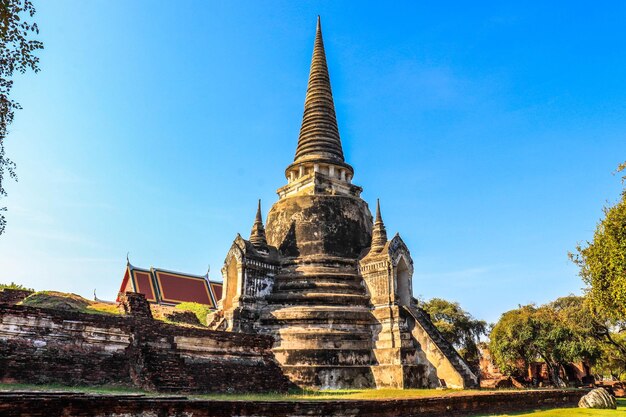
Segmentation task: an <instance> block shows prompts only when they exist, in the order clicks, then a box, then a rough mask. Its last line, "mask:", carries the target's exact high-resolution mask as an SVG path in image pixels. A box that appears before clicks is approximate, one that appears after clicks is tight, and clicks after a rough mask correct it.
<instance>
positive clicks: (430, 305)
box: [420, 298, 487, 368]
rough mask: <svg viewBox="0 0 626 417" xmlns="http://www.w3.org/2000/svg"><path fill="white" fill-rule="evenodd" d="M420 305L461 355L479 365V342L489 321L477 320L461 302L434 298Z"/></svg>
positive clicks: (485, 332) (485, 331) (471, 363)
mask: <svg viewBox="0 0 626 417" xmlns="http://www.w3.org/2000/svg"><path fill="white" fill-rule="evenodd" d="M420 307H421V308H422V309H424V310H425V311H426V312H427V313H428V314H429V315H430V318H431V320H432V321H433V324H434V325H435V327H437V329H438V330H439V331H440V332H441V334H442V335H443V337H444V338H446V340H448V341H449V342H450V343H452V344H453V345H454V347H455V348H456V349H457V350H458V351H459V353H460V354H461V356H462V357H463V358H464V359H465V360H466V361H467V362H468V363H469V364H470V365H471V366H472V367H473V368H477V367H478V360H479V352H478V346H477V345H478V342H479V341H480V338H481V336H486V335H487V322H485V321H483V320H477V319H475V318H474V317H472V315H471V314H469V313H468V312H467V311H465V310H463V309H462V308H461V306H460V305H459V303H456V302H451V301H447V300H443V299H441V298H433V299H431V300H429V301H422V302H421V303H420Z"/></svg>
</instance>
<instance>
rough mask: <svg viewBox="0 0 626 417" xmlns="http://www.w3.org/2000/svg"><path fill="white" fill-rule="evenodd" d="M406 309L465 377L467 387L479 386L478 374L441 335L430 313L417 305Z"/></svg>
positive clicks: (405, 307)
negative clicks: (475, 373)
mask: <svg viewBox="0 0 626 417" xmlns="http://www.w3.org/2000/svg"><path fill="white" fill-rule="evenodd" d="M404 309H405V311H406V312H408V313H409V314H410V315H411V316H412V317H413V318H414V319H415V321H416V322H417V323H418V324H419V325H420V326H421V327H422V329H424V331H425V332H426V333H427V334H428V336H429V337H430V339H431V340H432V341H433V342H434V343H435V345H436V346H437V348H438V349H439V350H440V351H441V352H442V353H443V355H444V356H445V357H446V358H448V360H449V361H450V363H451V364H452V366H453V367H454V369H455V370H456V371H457V372H458V373H459V374H460V375H461V377H462V378H463V381H464V385H465V388H474V387H478V386H479V381H478V378H477V377H476V375H474V373H473V372H472V370H471V368H470V367H469V365H468V364H467V362H465V360H464V359H463V358H462V357H461V355H459V353H458V352H457V351H456V349H455V348H454V346H452V344H451V343H450V342H449V341H447V340H446V339H445V338H444V337H443V336H442V335H441V332H439V330H438V329H437V327H435V325H434V324H433V322H432V320H431V319H430V316H429V315H428V313H426V312H425V311H424V310H422V309H421V308H419V307H416V306H404Z"/></svg>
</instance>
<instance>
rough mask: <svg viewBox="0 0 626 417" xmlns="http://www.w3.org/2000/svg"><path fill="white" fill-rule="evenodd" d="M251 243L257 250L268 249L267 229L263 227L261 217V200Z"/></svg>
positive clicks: (251, 235)
mask: <svg viewBox="0 0 626 417" xmlns="http://www.w3.org/2000/svg"><path fill="white" fill-rule="evenodd" d="M249 240H250V243H252V244H253V245H254V247H256V248H265V247H267V239H266V237H265V227H263V218H262V217H261V200H260V199H259V205H258V207H257V210H256V218H255V219H254V224H253V225H252V231H251V232H250V239H249Z"/></svg>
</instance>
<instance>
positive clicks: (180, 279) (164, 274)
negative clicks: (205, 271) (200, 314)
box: [152, 269, 215, 308]
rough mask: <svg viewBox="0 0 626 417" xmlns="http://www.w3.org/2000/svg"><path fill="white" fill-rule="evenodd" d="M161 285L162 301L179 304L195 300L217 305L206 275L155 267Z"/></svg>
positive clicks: (154, 270) (155, 273) (195, 301)
mask: <svg viewBox="0 0 626 417" xmlns="http://www.w3.org/2000/svg"><path fill="white" fill-rule="evenodd" d="M152 271H153V273H154V276H155V277H156V281H157V284H158V286H159V293H160V295H161V302H163V303H170V304H178V303H184V302H187V301H189V302H193V303H200V304H207V305H209V306H211V307H213V308H214V307H215V303H214V302H213V299H212V297H211V289H210V288H209V283H208V282H207V280H206V279H205V278H204V277H198V276H194V275H186V274H180V273H174V272H169V271H163V270H159V269H153V270H152Z"/></svg>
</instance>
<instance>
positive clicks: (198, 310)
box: [176, 302, 213, 326]
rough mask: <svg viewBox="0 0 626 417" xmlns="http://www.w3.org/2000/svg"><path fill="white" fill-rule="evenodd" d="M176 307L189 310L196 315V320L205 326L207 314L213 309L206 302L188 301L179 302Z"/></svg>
mask: <svg viewBox="0 0 626 417" xmlns="http://www.w3.org/2000/svg"><path fill="white" fill-rule="evenodd" d="M176 308H177V309H178V310H186V311H191V312H192V313H194V314H195V315H196V317H198V320H200V323H202V325H203V326H206V316H207V314H209V313H210V312H211V311H213V309H212V308H211V307H210V306H208V305H206V304H200V303H189V302H187V303H180V304H178V305H177V306H176Z"/></svg>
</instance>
